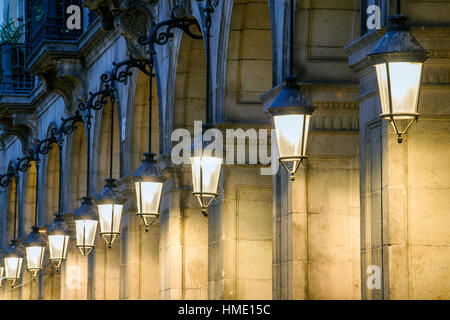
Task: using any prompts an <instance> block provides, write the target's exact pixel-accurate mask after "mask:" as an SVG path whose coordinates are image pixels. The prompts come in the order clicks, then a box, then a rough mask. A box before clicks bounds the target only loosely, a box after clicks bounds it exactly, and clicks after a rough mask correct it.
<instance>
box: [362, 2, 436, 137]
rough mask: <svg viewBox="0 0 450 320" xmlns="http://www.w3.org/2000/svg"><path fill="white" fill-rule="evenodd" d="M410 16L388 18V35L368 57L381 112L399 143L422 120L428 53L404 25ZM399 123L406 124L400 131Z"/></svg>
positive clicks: (398, 9)
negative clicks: (422, 86) (424, 70)
mask: <svg viewBox="0 0 450 320" xmlns="http://www.w3.org/2000/svg"><path fill="white" fill-rule="evenodd" d="M407 19H408V17H406V16H403V15H401V14H400V0H398V1H397V14H396V15H394V16H391V17H389V26H388V28H387V31H386V34H385V35H384V36H383V38H381V39H380V41H378V43H377V45H376V46H375V48H374V49H373V50H372V52H371V53H370V54H369V55H368V58H369V59H370V61H371V62H372V63H373V64H374V66H375V69H376V73H377V80H378V90H379V93H380V100H381V109H382V113H381V115H380V117H381V118H382V119H387V120H389V122H390V123H391V125H392V127H393V128H394V130H395V133H396V134H397V141H398V143H401V142H402V135H403V134H405V133H406V131H407V130H408V129H409V127H410V126H411V125H412V123H413V122H414V120H417V119H418V117H419V113H418V104H419V94H420V83H421V79H422V70H423V63H424V62H425V60H426V59H427V58H428V55H429V54H428V52H427V51H426V50H425V49H424V48H423V47H422V46H421V45H420V43H419V42H418V41H417V40H416V38H415V37H414V36H413V35H412V34H411V33H410V32H409V28H408V27H407V26H406V25H405V22H406V20H407ZM400 122H404V123H403V126H402V127H403V129H401V126H400Z"/></svg>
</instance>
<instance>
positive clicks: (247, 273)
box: [208, 165, 272, 300]
mask: <svg viewBox="0 0 450 320" xmlns="http://www.w3.org/2000/svg"><path fill="white" fill-rule="evenodd" d="M271 180H272V179H271V176H266V175H261V173H260V167H259V166H258V165H225V166H223V167H222V175H221V180H220V181H221V182H220V185H219V196H218V197H217V199H216V200H215V201H214V202H213V204H212V206H211V208H210V210H209V256H208V258H209V270H208V273H209V277H208V278H209V279H208V280H209V282H208V283H209V293H208V295H209V298H210V299H219V300H222V299H227V300H235V299H243V300H246V299H272V263H271V261H272V224H271V211H272V186H271Z"/></svg>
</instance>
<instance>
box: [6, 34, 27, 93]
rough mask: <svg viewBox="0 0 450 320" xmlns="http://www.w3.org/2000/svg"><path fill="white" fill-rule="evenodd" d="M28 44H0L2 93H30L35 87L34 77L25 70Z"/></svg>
mask: <svg viewBox="0 0 450 320" xmlns="http://www.w3.org/2000/svg"><path fill="white" fill-rule="evenodd" d="M27 47H28V46H27V45H25V44H19V43H3V44H0V51H1V65H0V94H28V93H30V92H31V90H33V88H34V77H33V76H32V75H31V74H29V73H27V72H26V70H25V60H26V54H27V51H28V50H27Z"/></svg>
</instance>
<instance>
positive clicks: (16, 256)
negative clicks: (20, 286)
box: [3, 239, 23, 287]
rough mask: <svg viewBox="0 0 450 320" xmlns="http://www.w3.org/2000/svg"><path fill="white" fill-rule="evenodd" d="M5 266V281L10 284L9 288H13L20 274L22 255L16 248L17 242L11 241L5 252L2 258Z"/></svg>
mask: <svg viewBox="0 0 450 320" xmlns="http://www.w3.org/2000/svg"><path fill="white" fill-rule="evenodd" d="M3 262H4V266H5V279H6V280H8V281H10V282H11V287H13V286H14V284H15V283H16V281H17V280H19V279H20V276H21V273H22V263H23V254H22V252H21V251H20V250H19V249H18V248H17V240H16V239H13V240H11V244H10V245H9V247H8V248H7V249H6V250H5V254H4V256H3Z"/></svg>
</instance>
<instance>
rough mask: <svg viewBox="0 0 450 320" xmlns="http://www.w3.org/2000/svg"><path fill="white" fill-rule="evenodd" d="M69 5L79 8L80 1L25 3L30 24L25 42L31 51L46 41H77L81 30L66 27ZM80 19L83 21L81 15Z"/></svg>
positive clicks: (50, 0) (54, 0)
mask: <svg viewBox="0 0 450 320" xmlns="http://www.w3.org/2000/svg"><path fill="white" fill-rule="evenodd" d="M71 5H77V6H79V7H80V8H81V5H82V0H32V1H27V8H26V10H27V11H26V12H27V19H28V21H29V23H30V25H29V32H27V38H28V39H27V40H28V42H29V43H30V45H31V48H32V50H34V49H36V48H38V47H39V46H40V45H41V43H42V42H43V41H46V40H57V41H67V40H68V41H70V40H78V38H79V37H80V36H81V34H82V33H83V30H82V29H81V30H76V29H74V30H69V29H68V28H67V26H66V21H67V19H68V18H69V15H68V14H67V13H66V10H67V8H68V7H69V6H71ZM81 19H83V15H81Z"/></svg>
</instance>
